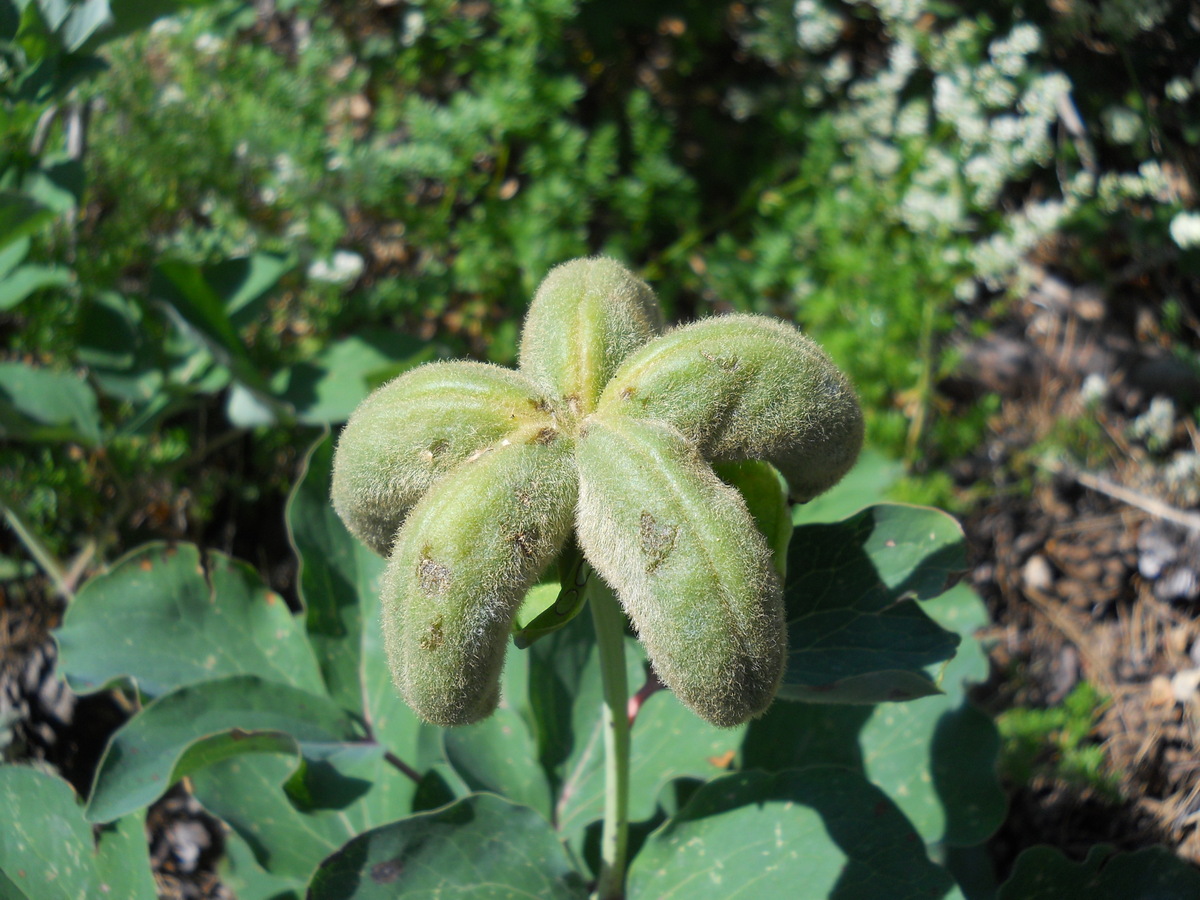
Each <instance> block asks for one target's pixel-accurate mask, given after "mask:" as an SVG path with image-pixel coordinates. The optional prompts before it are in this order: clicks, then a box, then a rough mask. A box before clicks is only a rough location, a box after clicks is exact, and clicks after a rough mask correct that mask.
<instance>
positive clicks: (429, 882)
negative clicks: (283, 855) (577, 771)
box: [309, 794, 587, 900]
mask: <svg viewBox="0 0 1200 900" xmlns="http://www.w3.org/2000/svg"><path fill="white" fill-rule="evenodd" d="M442 895H448V896H456V897H464V898H469V897H478V898H484V897H487V898H495V900H500V898H514V900H515V898H522V897H525V898H528V897H538V898H542V900H568V898H580V900H582V898H583V897H586V896H587V890H586V888H585V887H584V884H583V880H582V878H581V877H580V875H579V873H578V872H576V871H575V869H574V868H573V867H572V866H571V864H570V862H569V860H568V859H567V856H566V854H565V853H564V851H563V848H562V846H561V845H560V844H559V842H558V838H557V837H556V835H555V834H554V832H553V830H552V829H551V828H550V826H549V825H548V824H547V823H546V821H545V820H544V819H542V818H541V817H540V816H539V815H538V814H537V813H535V812H534V811H533V810H531V809H528V808H527V807H523V806H516V805H514V804H511V803H509V802H508V801H506V800H503V799H501V798H499V797H496V796H493V795H491V794H474V795H472V796H469V797H466V798H464V799H463V800H460V801H458V802H456V803H454V804H452V805H450V806H447V807H444V808H442V809H440V810H436V811H433V812H428V813H422V814H420V815H416V816H411V817H409V818H407V819H401V820H400V821H398V822H393V823H392V824H390V825H384V826H382V827H380V828H376V829H374V830H372V831H369V832H367V833H366V834H363V835H360V836H358V837H356V838H354V839H353V840H352V841H350V842H349V843H348V844H347V845H346V846H345V847H343V848H342V849H341V850H339V851H338V852H337V853H336V854H334V855H333V856H332V857H330V858H329V859H327V860H325V861H324V862H323V863H322V864H321V867H320V869H319V870H318V871H317V874H316V875H315V876H314V878H313V880H312V884H311V885H310V887H309V897H310V898H311V900H334V898H337V900H373V898H379V900H385V898H386V900H392V898H394V897H399V896H406V897H407V896H430V897H433V896H442Z"/></svg>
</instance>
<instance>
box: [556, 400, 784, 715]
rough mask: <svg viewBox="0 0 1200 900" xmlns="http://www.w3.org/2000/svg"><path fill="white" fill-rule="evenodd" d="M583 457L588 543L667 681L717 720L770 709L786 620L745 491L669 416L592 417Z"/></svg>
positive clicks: (582, 535)
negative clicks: (719, 472)
mask: <svg viewBox="0 0 1200 900" xmlns="http://www.w3.org/2000/svg"><path fill="white" fill-rule="evenodd" d="M577 458H578V462H579V481H580V487H579V512H578V517H577V518H578V521H577V524H576V531H577V534H578V537H579V543H580V546H581V547H582V548H583V551H584V554H585V555H586V556H587V559H588V561H589V562H590V563H591V564H592V566H594V567H595V569H596V571H598V572H599V573H600V575H601V576H602V577H603V578H604V580H605V581H606V582H608V584H609V585H610V586H611V587H612V588H613V589H614V590H615V591H616V594H617V597H618V598H619V599H620V601H621V604H622V605H623V606H624V608H625V611H626V613H628V615H629V618H630V619H631V620H632V621H633V624H634V626H635V627H636V628H637V631H638V635H639V637H640V638H641V641H642V643H643V644H644V645H645V647H646V650H647V652H648V653H649V656H650V661H651V662H652V663H653V665H654V669H655V671H656V672H657V673H658V676H659V678H661V679H662V681H663V683H664V684H666V685H667V686H668V687H669V688H671V689H672V690H673V691H674V692H675V694H676V695H677V696H678V697H679V699H680V700H682V701H683V703H685V704H686V705H687V706H689V707H691V708H692V709H693V710H694V711H695V712H696V713H697V714H699V715H700V716H701V717H703V718H704V719H706V720H707V721H709V722H712V723H713V724H714V725H721V726H732V725H737V724H739V723H741V722H744V721H746V720H747V719H749V718H751V717H753V716H755V715H758V714H759V713H761V712H763V711H764V710H765V709H766V708H767V706H769V705H770V703H771V700H772V698H774V696H775V691H776V689H777V688H778V685H779V681H780V679H781V678H782V676H783V669H784V662H785V659H786V650H787V648H786V642H787V628H786V626H785V623H784V609H783V597H782V591H781V588H780V585H779V581H778V579H777V578H776V576H775V571H774V569H773V567H772V564H771V554H770V551H769V550H768V548H767V545H766V542H765V540H764V539H763V537H762V535H761V534H760V533H759V532H758V530H757V529H756V528H755V526H754V520H753V519H752V518H751V516H750V513H749V511H748V510H747V508H746V504H745V502H744V501H743V499H742V496H741V495H740V494H739V493H738V492H737V490H735V489H734V488H732V487H730V486H728V485H726V484H724V483H723V482H722V481H721V480H720V479H719V478H717V476H716V475H715V474H714V473H713V470H712V469H711V468H710V467H709V465H708V464H707V463H706V462H705V461H704V460H703V459H702V458H701V457H700V456H699V455H698V454H697V453H696V451H695V449H694V447H693V446H692V445H691V444H690V443H689V442H688V441H687V439H686V438H684V436H683V435H682V434H680V433H679V432H678V431H676V430H675V429H674V428H671V427H670V426H667V425H664V424H662V423H660V422H652V421H642V420H637V419H631V418H627V417H614V418H612V419H602V418H601V417H600V416H599V415H596V416H593V417H591V418H590V419H589V420H588V421H587V422H586V423H585V428H584V434H583V435H582V436H581V438H580V441H579V447H578V450H577Z"/></svg>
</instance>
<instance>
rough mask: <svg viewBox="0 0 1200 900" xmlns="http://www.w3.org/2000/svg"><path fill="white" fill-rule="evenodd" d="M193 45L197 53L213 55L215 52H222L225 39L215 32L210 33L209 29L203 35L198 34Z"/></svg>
mask: <svg viewBox="0 0 1200 900" xmlns="http://www.w3.org/2000/svg"><path fill="white" fill-rule="evenodd" d="M192 46H193V47H194V48H195V50H196V52H197V53H203V54H205V55H206V56H211V55H212V54H214V53H220V52H221V50H222V49H224V47H225V41H223V40H222V39H221V38H219V37H217V36H216V35H215V34H209V33H208V32H207V31H206V32H204V33H203V34H201V35H197V37H196V40H195V41H193V42H192Z"/></svg>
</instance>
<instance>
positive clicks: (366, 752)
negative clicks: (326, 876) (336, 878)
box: [192, 742, 416, 882]
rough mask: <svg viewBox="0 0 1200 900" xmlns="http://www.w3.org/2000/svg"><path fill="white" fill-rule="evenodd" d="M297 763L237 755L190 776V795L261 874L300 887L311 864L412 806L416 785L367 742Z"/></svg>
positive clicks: (311, 748)
mask: <svg viewBox="0 0 1200 900" xmlns="http://www.w3.org/2000/svg"><path fill="white" fill-rule="evenodd" d="M301 750H302V752H303V753H304V755H305V756H304V758H303V759H302V760H300V761H298V760H297V759H296V757H295V756H291V757H285V756H278V755H262V756H241V757H238V758H237V759H229V760H226V761H224V762H221V763H218V764H217V765H214V766H210V767H208V768H206V769H204V770H202V771H200V772H197V773H196V774H195V775H194V776H193V777H192V783H193V786H194V790H195V794H196V798H197V799H198V800H199V801H200V802H201V803H202V804H203V805H204V807H205V809H207V810H208V811H209V812H211V813H212V814H213V815H216V816H219V817H220V818H221V819H222V820H223V821H224V822H225V823H226V824H228V825H229V826H230V827H231V828H232V829H233V830H234V831H235V832H236V833H237V834H238V835H240V836H241V838H242V839H244V840H245V841H246V842H247V843H248V844H249V846H250V848H251V849H252V851H253V855H254V858H255V862H256V864H257V865H258V866H260V867H261V868H263V869H264V870H265V871H266V872H267V873H268V874H269V875H271V876H272V877H275V878H283V879H289V880H294V881H300V882H306V881H307V880H308V879H309V878H310V877H311V876H312V873H313V871H314V870H315V869H316V867H317V864H318V863H319V862H320V861H321V860H322V859H324V858H325V857H326V856H328V855H329V854H331V853H333V852H334V851H335V850H337V848H338V847H341V846H342V845H343V844H345V843H346V841H348V840H350V839H351V838H353V837H354V836H355V835H357V834H361V833H362V832H363V831H365V830H367V829H369V828H373V827H376V826H378V825H382V824H384V823H386V822H390V821H393V820H394V819H395V818H396V817H397V816H398V815H402V814H403V813H405V812H407V811H408V810H409V809H410V807H411V804H412V799H413V795H414V793H415V789H416V783H415V782H413V781H412V780H410V779H409V778H408V777H407V776H406V775H405V774H404V773H402V772H400V771H399V770H398V769H397V768H396V767H395V766H394V765H393V764H392V762H391V761H390V760H389V757H388V755H387V753H386V750H385V748H384V747H381V746H380V745H379V744H376V743H371V742H357V743H352V744H346V743H341V744H330V745H314V744H305V745H302V747H301Z"/></svg>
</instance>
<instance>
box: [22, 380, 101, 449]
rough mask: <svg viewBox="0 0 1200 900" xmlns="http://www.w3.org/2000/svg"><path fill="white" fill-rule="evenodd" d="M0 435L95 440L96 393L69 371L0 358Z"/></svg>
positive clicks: (97, 437)
mask: <svg viewBox="0 0 1200 900" xmlns="http://www.w3.org/2000/svg"><path fill="white" fill-rule="evenodd" d="M0 438H7V439H9V440H25V441H78V442H79V443H82V444H89V445H96V444H99V443H100V410H99V408H98V407H97V405H96V395H95V393H94V392H93V391H92V389H91V387H89V386H88V384H87V382H86V381H84V380H83V379H81V378H79V377H77V376H76V375H74V374H72V373H70V372H54V371H51V370H49V369H41V368H35V367H33V366H27V365H25V364H24V363H18V362H0Z"/></svg>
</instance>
